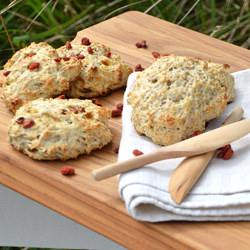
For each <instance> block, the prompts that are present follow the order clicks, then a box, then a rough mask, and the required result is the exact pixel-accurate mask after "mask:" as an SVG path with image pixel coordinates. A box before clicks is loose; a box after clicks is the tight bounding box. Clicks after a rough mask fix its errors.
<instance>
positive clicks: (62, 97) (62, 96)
mask: <svg viewBox="0 0 250 250" xmlns="http://www.w3.org/2000/svg"><path fill="white" fill-rule="evenodd" d="M57 98H58V99H67V98H66V96H65V95H59V96H58V97H57Z"/></svg>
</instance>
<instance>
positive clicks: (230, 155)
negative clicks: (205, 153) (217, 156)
mask: <svg viewBox="0 0 250 250" xmlns="http://www.w3.org/2000/svg"><path fill="white" fill-rule="evenodd" d="M233 154H234V151H233V150H232V149H229V150H227V151H226V152H225V153H224V156H223V159H224V160H229V159H230V158H231V157H232V156H233Z"/></svg>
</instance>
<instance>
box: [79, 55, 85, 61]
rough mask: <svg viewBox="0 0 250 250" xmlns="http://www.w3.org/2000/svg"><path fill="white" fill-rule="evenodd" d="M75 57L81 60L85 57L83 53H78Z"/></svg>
mask: <svg viewBox="0 0 250 250" xmlns="http://www.w3.org/2000/svg"><path fill="white" fill-rule="evenodd" d="M77 58H78V59H81V60H82V59H84V58H85V56H84V55H78V56H77Z"/></svg>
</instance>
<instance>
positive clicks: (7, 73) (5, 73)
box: [3, 70, 11, 76]
mask: <svg viewBox="0 0 250 250" xmlns="http://www.w3.org/2000/svg"><path fill="white" fill-rule="evenodd" d="M10 72H11V71H9V70H8V71H5V72H3V75H4V76H8V75H9V74H10Z"/></svg>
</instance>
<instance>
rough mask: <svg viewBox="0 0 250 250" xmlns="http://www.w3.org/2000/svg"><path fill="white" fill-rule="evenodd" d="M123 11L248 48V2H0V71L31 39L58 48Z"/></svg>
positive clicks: (8, 249) (23, 249) (15, 249)
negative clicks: (159, 20)
mask: <svg viewBox="0 0 250 250" xmlns="http://www.w3.org/2000/svg"><path fill="white" fill-rule="evenodd" d="M9 4H12V7H11V8H10V6H9V7H8V5H9ZM129 10H137V11H141V12H145V13H147V14H149V15H152V16H156V17H159V18H161V19H164V20H167V21H169V22H172V23H176V24H179V25H181V26H184V27H187V28H189V29H192V30H196V31H198V32H201V33H203V34H206V35H209V36H212V37H215V38H218V39H221V40H224V41H227V42H230V43H233V44H235V45H238V46H241V47H244V48H248V49H249V48H250V37H249V36H250V35H249V34H250V0H241V1H232V0H226V1H216V0H200V1H199V0H197V1H188V0H174V1H170V0H138V1H135V0H114V1H105V0H96V1H90V0H47V1H42V0H14V1H7V0H1V1H0V16H1V17H2V20H1V21H0V41H1V42H0V69H1V68H2V66H3V65H4V64H5V62H6V60H7V59H8V58H10V57H11V56H12V54H13V49H14V50H15V51H17V50H18V49H20V48H22V47H25V46H27V45H29V44H30V43H31V42H32V41H36V42H41V41H46V42H48V43H49V44H51V45H53V46H55V47H58V46H61V45H63V44H64V43H65V42H66V41H67V40H72V39H73V38H74V37H75V35H76V32H77V31H79V30H82V29H85V28H87V27H89V26H91V25H93V24H96V23H99V22H101V21H104V20H106V19H108V18H111V17H113V16H116V15H119V14H121V13H124V12H126V11H129ZM6 30H7V32H8V35H9V39H8V36H7V32H6ZM27 249H29V250H37V248H28V247H20V248H19V247H0V250H27Z"/></svg>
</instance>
